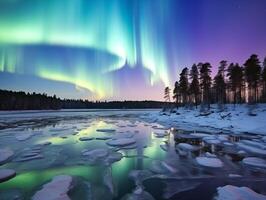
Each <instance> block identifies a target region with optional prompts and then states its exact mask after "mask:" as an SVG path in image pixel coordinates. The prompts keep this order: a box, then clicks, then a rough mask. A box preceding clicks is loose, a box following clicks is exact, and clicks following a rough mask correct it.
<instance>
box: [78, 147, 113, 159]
mask: <svg viewBox="0 0 266 200" xmlns="http://www.w3.org/2000/svg"><path fill="white" fill-rule="evenodd" d="M82 155H83V156H88V157H90V158H94V159H99V158H103V157H106V156H107V155H108V150H107V149H101V148H99V149H93V150H83V151H82Z"/></svg>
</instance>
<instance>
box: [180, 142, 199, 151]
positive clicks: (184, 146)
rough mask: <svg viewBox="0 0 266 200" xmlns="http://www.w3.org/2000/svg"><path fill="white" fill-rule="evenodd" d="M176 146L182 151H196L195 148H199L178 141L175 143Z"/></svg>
mask: <svg viewBox="0 0 266 200" xmlns="http://www.w3.org/2000/svg"><path fill="white" fill-rule="evenodd" d="M177 148H179V149H181V150H183V151H197V150H199V147H197V146H194V145H191V144H187V143H179V144H178V145H177Z"/></svg>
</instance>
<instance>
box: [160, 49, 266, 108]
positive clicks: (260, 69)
mask: <svg viewBox="0 0 266 200" xmlns="http://www.w3.org/2000/svg"><path fill="white" fill-rule="evenodd" d="M211 72H212V66H211V64H210V63H208V62H206V63H198V64H193V65H192V67H191V69H188V68H187V67H185V68H183V69H182V71H181V73H180V75H179V81H176V82H175V85H174V89H173V100H174V102H175V105H176V106H177V107H178V106H193V105H194V106H195V107H196V108H197V107H198V105H201V108H202V109H204V110H206V109H209V108H210V104H212V103H217V104H218V105H219V108H220V109H223V107H224V105H225V104H226V103H233V104H241V103H249V104H256V103H258V102H261V103H265V102H266V57H265V59H264V61H263V62H260V60H259V58H258V56H257V55H255V54H253V55H251V56H250V57H249V58H248V59H247V60H246V62H245V63H244V64H243V65H239V64H238V63H230V64H228V62H227V61H225V60H222V61H221V62H220V63H219V66H218V72H217V74H216V75H215V76H214V78H212V77H211ZM170 96H171V90H170V88H169V87H166V88H165V91H164V98H165V101H166V102H169V101H170Z"/></svg>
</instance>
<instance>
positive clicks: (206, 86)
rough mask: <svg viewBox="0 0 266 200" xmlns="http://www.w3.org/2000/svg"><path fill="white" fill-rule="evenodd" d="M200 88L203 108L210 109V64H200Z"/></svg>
mask: <svg viewBox="0 0 266 200" xmlns="http://www.w3.org/2000/svg"><path fill="white" fill-rule="evenodd" d="M199 66H200V87H201V91H202V103H203V108H205V105H207V108H208V109H210V88H211V76H210V74H211V64H210V63H204V64H200V65H199Z"/></svg>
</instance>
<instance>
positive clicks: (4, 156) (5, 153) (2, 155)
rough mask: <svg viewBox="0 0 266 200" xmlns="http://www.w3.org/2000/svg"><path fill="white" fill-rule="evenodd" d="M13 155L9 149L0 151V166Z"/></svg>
mask: <svg viewBox="0 0 266 200" xmlns="http://www.w3.org/2000/svg"><path fill="white" fill-rule="evenodd" d="M13 155H14V152H13V151H12V150H10V149H7V148H5V149H0V164H2V163H4V162H6V161H7V160H8V159H10V158H11V157H12V156H13Z"/></svg>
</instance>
